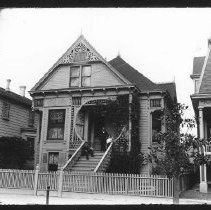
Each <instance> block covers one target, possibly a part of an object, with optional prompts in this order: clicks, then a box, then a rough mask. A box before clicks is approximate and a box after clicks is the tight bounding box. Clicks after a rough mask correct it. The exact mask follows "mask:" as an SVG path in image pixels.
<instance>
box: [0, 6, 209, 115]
mask: <svg viewBox="0 0 211 210" xmlns="http://www.w3.org/2000/svg"><path fill="white" fill-rule="evenodd" d="M210 26H211V9H210V8H65V9H61V8H51V9H48V8H46V9H34V8H27V9H3V10H1V11H0V87H3V88H5V87H6V80H7V79H11V85H10V89H11V91H13V92H16V93H18V94H19V86H21V85H26V91H29V90H30V89H31V88H32V87H33V86H34V85H35V83H36V82H38V80H39V79H40V78H41V77H42V76H43V75H44V74H45V73H46V72H47V71H48V70H49V68H50V67H51V66H52V65H53V64H54V63H55V62H56V61H57V60H58V59H59V58H60V57H61V56H62V54H63V53H64V52H65V51H66V50H67V49H68V48H69V47H70V46H71V45H72V44H73V42H74V41H75V40H76V39H77V38H78V37H79V36H80V34H83V35H84V36H85V38H86V39H87V40H88V41H89V43H91V45H92V46H93V47H94V48H95V49H96V50H97V51H98V52H99V53H100V54H101V55H102V56H103V57H104V58H106V59H107V60H108V61H109V60H111V59H113V58H114V57H116V56H117V55H118V54H120V56H121V57H122V58H123V59H124V60H125V61H126V62H127V63H129V64H130V65H131V66H133V67H134V68H135V69H137V70H138V71H140V72H141V73H142V74H144V75H145V76H146V77H148V78H149V79H150V80H152V81H153V82H156V83H159V82H172V81H175V82H176V89H177V97H178V102H180V103H185V104H186V105H188V106H189V110H188V112H187V113H186V115H187V116H189V117H193V116H194V113H193V109H192V104H191V100H190V95H191V94H193V92H194V89H193V87H194V85H193V81H192V80H191V79H190V74H191V73H192V65H193V57H196V56H205V55H206V53H207V48H208V44H207V42H208V38H210V37H211V27H210ZM26 96H27V97H29V98H30V96H29V94H28V92H27V93H26Z"/></svg>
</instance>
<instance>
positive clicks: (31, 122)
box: [28, 111, 34, 127]
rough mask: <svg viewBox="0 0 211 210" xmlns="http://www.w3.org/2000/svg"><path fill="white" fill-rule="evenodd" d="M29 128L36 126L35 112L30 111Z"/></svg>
mask: <svg viewBox="0 0 211 210" xmlns="http://www.w3.org/2000/svg"><path fill="white" fill-rule="evenodd" d="M28 125H29V127H33V126H34V112H32V111H29V121H28Z"/></svg>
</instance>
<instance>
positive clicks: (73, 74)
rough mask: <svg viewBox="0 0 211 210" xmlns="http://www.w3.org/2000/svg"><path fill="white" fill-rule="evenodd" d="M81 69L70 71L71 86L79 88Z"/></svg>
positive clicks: (75, 68) (76, 68)
mask: <svg viewBox="0 0 211 210" xmlns="http://www.w3.org/2000/svg"><path fill="white" fill-rule="evenodd" d="M79 78H80V67H79V66H77V67H73V68H71V71H70V86H71V87H79V85H80V84H79Z"/></svg>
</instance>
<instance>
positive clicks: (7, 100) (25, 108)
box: [0, 80, 36, 169]
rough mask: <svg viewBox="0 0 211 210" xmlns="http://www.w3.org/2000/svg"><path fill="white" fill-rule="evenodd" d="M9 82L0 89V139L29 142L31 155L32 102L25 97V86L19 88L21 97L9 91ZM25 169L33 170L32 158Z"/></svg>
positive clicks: (32, 141)
mask: <svg viewBox="0 0 211 210" xmlns="http://www.w3.org/2000/svg"><path fill="white" fill-rule="evenodd" d="M10 81H11V80H7V87H6V89H4V88H0V113H1V115H0V137H2V136H9V137H12V136H17V137H22V138H23V139H26V140H27V141H30V142H31V143H30V148H29V149H31V150H32V153H31V154H34V152H33V151H34V142H35V138H36V128H35V118H34V112H32V109H31V106H32V101H31V100H30V99H28V98H26V97H25V88H26V87H25V86H20V92H21V94H22V95H18V94H16V93H14V92H11V91H10V88H9V85H10ZM25 168H26V169H33V168H34V157H33V156H32V157H31V158H30V160H29V161H28V162H27V163H26V164H25Z"/></svg>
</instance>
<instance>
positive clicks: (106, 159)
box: [94, 127, 126, 173]
mask: <svg viewBox="0 0 211 210" xmlns="http://www.w3.org/2000/svg"><path fill="white" fill-rule="evenodd" d="M125 131H126V128H125V127H124V128H123V129H122V131H121V133H120V134H119V136H118V137H117V138H116V139H114V140H113V141H112V142H111V144H110V145H109V147H108V149H107V150H106V152H105V154H104V155H103V157H102V158H101V160H100V162H99V163H98V165H97V166H96V168H95V170H94V172H96V173H98V172H100V173H101V172H105V171H106V169H107V168H108V165H109V164H110V161H111V154H112V148H113V143H114V142H115V141H117V140H118V139H119V138H120V137H121V136H122V134H123V133H124V132H125Z"/></svg>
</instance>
